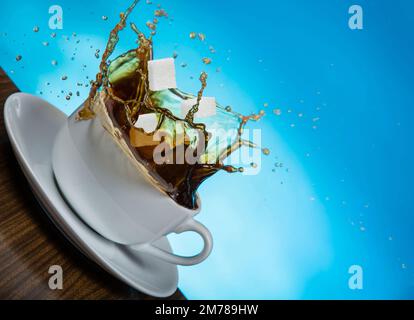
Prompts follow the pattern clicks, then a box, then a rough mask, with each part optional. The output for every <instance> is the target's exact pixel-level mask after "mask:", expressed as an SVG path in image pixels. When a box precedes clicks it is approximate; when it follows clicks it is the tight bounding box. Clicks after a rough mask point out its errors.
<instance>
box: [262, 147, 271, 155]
mask: <svg viewBox="0 0 414 320" xmlns="http://www.w3.org/2000/svg"><path fill="white" fill-rule="evenodd" d="M262 151H263V154H264V155H265V156H268V155H269V154H270V150H269V149H268V148H264V149H263V150H262Z"/></svg>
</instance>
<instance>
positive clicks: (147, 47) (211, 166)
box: [78, 1, 262, 209]
mask: <svg viewBox="0 0 414 320" xmlns="http://www.w3.org/2000/svg"><path fill="white" fill-rule="evenodd" d="M137 2H138V1H134V2H133V4H132V5H131V6H130V8H128V10H127V11H126V13H125V14H121V19H120V22H119V23H118V24H117V25H116V26H115V28H114V29H113V30H112V32H111V35H110V39H109V41H108V44H107V48H106V50H105V52H104V54H103V57H102V62H101V64H100V72H99V73H98V74H97V77H96V81H95V82H94V84H93V86H92V88H91V92H90V95H89V98H88V100H87V101H86V102H85V103H84V107H83V108H82V110H81V111H80V112H79V114H78V119H79V120H88V119H92V118H93V117H94V111H93V106H92V101H93V99H94V97H95V96H96V94H97V92H98V90H99V89H102V90H104V92H105V99H104V101H105V106H106V109H107V111H108V114H109V116H110V118H111V120H112V123H113V125H114V127H116V128H118V129H119V130H120V131H121V132H122V138H123V139H124V140H125V142H126V143H127V145H128V147H129V148H130V149H131V151H132V153H133V155H134V157H135V158H136V160H137V161H138V162H139V163H141V164H142V165H143V166H144V168H145V169H146V171H147V173H148V174H150V175H151V176H152V177H153V178H154V179H155V180H156V181H157V182H158V183H159V185H160V187H161V188H162V189H163V190H164V191H165V192H166V193H167V194H168V195H169V196H170V197H171V198H172V199H173V200H175V201H176V202H177V203H178V204H180V205H182V206H184V207H186V208H189V209H196V208H197V199H196V192H197V189H198V188H199V186H200V185H201V184H202V183H203V181H205V180H206V179H208V178H209V177H211V176H212V175H214V174H215V173H217V172H218V171H220V170H225V171H227V172H238V171H242V169H240V168H235V167H233V166H225V165H223V161H224V159H225V158H227V157H228V156H229V155H230V154H231V153H232V152H234V151H235V150H236V149H238V148H240V147H241V146H244V145H246V146H249V147H255V145H254V144H252V143H250V142H249V141H245V140H243V139H242V138H241V135H242V133H243V128H244V126H245V125H246V123H247V122H248V121H249V120H258V119H260V117H261V116H262V115H252V116H241V115H237V114H235V113H233V112H231V114H230V113H229V115H230V116H231V117H233V120H234V117H237V121H238V123H239V127H238V128H237V129H238V137H237V139H236V140H235V141H233V142H232V143H231V144H230V145H227V146H226V147H225V148H224V149H223V150H221V153H220V154H219V155H218V156H216V158H215V161H214V162H213V163H211V162H209V163H206V162H205V161H201V156H203V153H200V154H198V153H197V147H198V146H199V144H201V145H203V146H205V147H204V149H203V150H204V155H205V153H206V152H207V151H206V150H207V147H208V145H209V138H210V134H209V133H208V131H207V129H206V126H205V124H203V123H195V122H194V116H195V114H196V113H197V111H198V108H199V104H200V101H201V98H202V96H203V92H204V89H205V88H206V86H207V74H206V73H204V72H203V73H202V74H201V75H200V82H201V89H200V91H199V92H198V94H197V103H196V105H195V106H194V107H193V108H192V109H191V110H190V111H189V112H188V114H187V115H186V117H185V119H181V118H179V117H178V116H177V115H174V114H173V112H172V111H171V109H170V108H168V103H169V101H172V100H174V99H172V98H177V99H181V100H184V99H189V98H192V97H193V96H191V95H188V94H185V93H183V92H181V91H179V90H165V91H164V92H151V91H150V90H149V89H148V61H149V60H151V59H152V55H153V54H152V41H153V40H152V36H153V35H155V30H156V24H152V25H151V30H152V31H151V36H150V37H149V38H147V37H146V36H145V35H144V34H143V33H142V32H141V31H139V30H138V28H137V27H136V26H135V25H134V24H133V23H131V28H132V30H133V31H135V33H136V34H137V36H138V43H139V46H138V48H136V49H134V50H131V51H128V52H127V53H125V54H123V55H121V56H120V57H118V58H117V59H115V60H114V61H113V62H111V63H110V64H108V62H107V60H108V58H109V56H110V55H111V54H112V52H113V51H114V49H115V46H116V44H117V42H118V40H119V36H118V33H119V31H121V30H122V29H123V28H124V27H125V26H126V18H127V17H128V15H129V14H130V12H131V11H132V9H133V8H134V7H135V5H136V4H137ZM159 12H160V11H159V10H157V11H156V12H155V16H156V17H158V16H160V15H159ZM162 12H165V11H162ZM166 15H167V14H166V13H165V14H163V15H162V16H166ZM154 21H155V20H154ZM157 22H158V21H157ZM164 102H166V104H167V107H165V103H164ZM171 103H172V102H171ZM161 105H163V106H161ZM218 107H219V106H218ZM220 108H221V107H220ZM223 110H224V109H223ZM150 113H151V114H154V113H155V114H156V115H157V117H158V125H157V130H155V131H154V133H146V132H145V131H144V130H143V129H138V128H136V127H135V126H134V124H135V123H136V121H137V120H138V118H139V117H140V116H142V115H145V114H150ZM177 125H178V127H181V128H182V129H183V132H184V136H183V137H181V138H180V137H179V133H178V132H177V130H176V128H177ZM160 131H163V132H164V133H166V137H167V138H165V137H164V138H163V139H161V141H156V139H155V137H154V135H155V133H156V132H160ZM190 131H191V132H193V133H194V131H196V132H198V133H199V138H198V139H194V135H192V136H191V137H190V136H189V132H190ZM160 143H167V145H168V146H169V148H168V149H167V150H166V151H165V153H168V155H167V154H165V156H168V157H167V158H168V159H169V158H171V159H174V160H173V161H170V162H166V163H162V164H159V163H157V162H156V161H155V160H154V153H155V151H156V148H157V146H159V145H160ZM183 151H184V152H183ZM186 152H192V154H193V155H196V158H197V160H198V161H196V163H194V164H189V163H187V162H186V161H181V162H180V161H176V159H178V158H180V157H182V155H183V153H184V154H185V153H186ZM163 156H164V155H163Z"/></svg>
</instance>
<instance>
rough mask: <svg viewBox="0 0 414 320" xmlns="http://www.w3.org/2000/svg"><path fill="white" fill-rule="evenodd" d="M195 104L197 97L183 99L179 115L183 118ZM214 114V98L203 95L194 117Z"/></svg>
mask: <svg viewBox="0 0 414 320" xmlns="http://www.w3.org/2000/svg"><path fill="white" fill-rule="evenodd" d="M196 104H197V98H193V99H187V100H183V102H182V103H181V115H182V117H183V118H184V117H185V116H186V115H187V114H188V112H189V111H190V110H191V108H192V107H194V106H195V105H196ZM215 115H216V98H213V97H203V98H201V101H200V105H199V106H198V112H197V113H196V114H195V115H194V117H195V118H207V117H212V116H215Z"/></svg>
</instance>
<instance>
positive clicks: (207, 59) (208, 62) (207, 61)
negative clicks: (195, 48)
mask: <svg viewBox="0 0 414 320" xmlns="http://www.w3.org/2000/svg"><path fill="white" fill-rule="evenodd" d="M203 63H204V64H211V59H210V58H203Z"/></svg>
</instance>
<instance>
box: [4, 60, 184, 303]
mask: <svg viewBox="0 0 414 320" xmlns="http://www.w3.org/2000/svg"><path fill="white" fill-rule="evenodd" d="M17 91H18V89H17V88H16V86H15V85H14V84H13V83H12V82H11V81H10V79H9V78H8V77H7V75H6V74H5V73H4V71H3V70H2V69H1V68H0V299H139V300H142V299H153V298H152V297H150V296H147V295H145V294H143V293H141V292H139V291H137V290H134V289H133V288H131V287H129V286H128V285H126V284H124V283H122V282H121V281H119V280H117V279H116V278H114V277H113V276H111V275H110V274H108V273H107V272H106V271H104V270H103V269H102V268H101V267H99V266H98V265H97V264H96V263H94V262H92V261H90V260H89V259H88V258H86V257H85V256H84V255H83V254H81V253H80V252H79V251H78V250H77V249H76V248H75V247H74V246H73V245H72V244H71V243H70V242H69V241H68V240H67V239H66V238H65V237H64V236H63V235H62V234H61V233H60V232H59V231H58V230H57V229H56V227H55V226H54V225H53V223H52V222H51V221H50V220H49V219H48V217H47V216H46V214H45V213H44V212H43V211H42V209H41V207H40V206H39V204H38V203H37V201H36V199H35V197H34V196H33V194H32V192H31V190H30V188H29V185H28V182H27V181H26V179H25V177H24V175H23V173H22V172H21V170H20V168H19V165H18V163H17V160H16V158H15V156H14V154H13V151H12V148H11V145H10V142H9V140H8V137H7V134H6V130H5V127H4V119H3V108H4V102H5V101H6V99H7V97H8V96H9V95H11V94H12V93H14V92H17ZM52 265H60V266H61V267H62V269H63V279H64V280H63V281H64V282H63V290H55V291H54V290H51V289H50V288H49V285H48V282H49V277H50V276H51V275H50V274H49V273H48V270H49V267H50V266H52ZM169 299H184V297H183V295H182V294H181V293H180V291H179V290H177V292H176V293H175V294H174V295H173V296H172V297H170V298H169Z"/></svg>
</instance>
